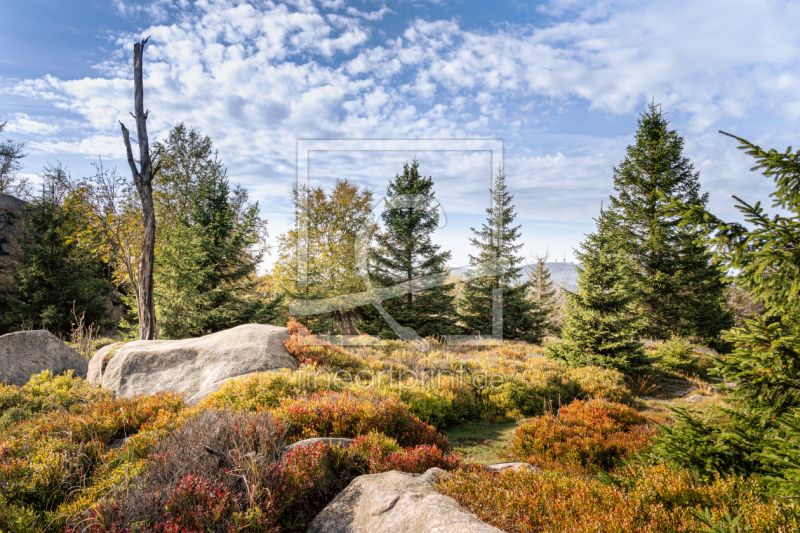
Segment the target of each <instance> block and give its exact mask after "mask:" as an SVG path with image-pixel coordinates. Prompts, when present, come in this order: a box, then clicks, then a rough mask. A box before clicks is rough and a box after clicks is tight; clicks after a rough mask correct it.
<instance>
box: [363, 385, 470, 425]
mask: <svg viewBox="0 0 800 533" xmlns="http://www.w3.org/2000/svg"><path fill="white" fill-rule="evenodd" d="M350 388H351V390H361V387H359V385H358V383H356V384H354V385H352V386H351V387H350ZM368 390H370V391H374V393H376V394H378V395H381V396H388V395H392V394H394V395H397V396H398V397H400V399H401V400H402V401H403V402H404V403H405V404H406V405H408V408H409V410H410V411H411V412H412V413H413V414H415V415H416V416H418V417H419V418H420V419H422V420H424V421H425V422H428V423H429V424H432V425H434V426H436V427H446V426H448V425H452V424H457V423H458V422H461V421H463V420H468V419H471V418H476V417H478V416H479V415H480V409H479V405H478V401H477V398H476V396H475V393H474V391H473V390H472V389H471V388H470V387H469V386H468V385H467V384H465V383H463V382H462V381H461V380H459V379H458V378H457V377H454V376H435V377H433V378H431V379H430V380H426V381H422V380H419V379H416V378H414V377H406V378H405V379H402V380H389V379H385V380H384V379H381V376H377V379H374V380H373V381H372V382H371V383H370V385H369V388H368Z"/></svg>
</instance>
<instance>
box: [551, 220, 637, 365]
mask: <svg viewBox="0 0 800 533" xmlns="http://www.w3.org/2000/svg"><path fill="white" fill-rule="evenodd" d="M596 222H597V230H596V232H595V233H592V234H590V235H588V236H587V239H586V240H585V241H584V242H583V243H581V246H580V250H578V251H576V255H577V258H578V261H579V263H580V267H578V292H569V293H568V294H567V302H568V303H567V309H568V315H567V321H566V324H565V325H564V328H563V332H562V337H563V338H564V342H561V343H557V344H552V345H550V346H548V347H547V353H548V355H550V356H551V357H554V358H556V359H561V360H564V361H566V362H567V363H568V364H570V365H571V366H603V367H610V368H615V369H618V370H622V371H623V372H628V373H631V372H635V371H636V370H638V369H640V368H642V367H643V366H645V365H646V364H647V358H646V357H645V354H644V350H643V345H642V343H641V342H639V341H638V340H637V337H638V336H637V333H636V329H637V320H638V319H637V318H636V317H634V316H632V315H631V313H630V311H631V305H632V304H633V302H634V293H633V291H632V290H631V287H630V286H629V285H628V276H629V275H630V273H629V270H630V269H631V265H630V263H629V261H628V259H627V258H626V255H625V254H624V252H623V251H622V250H621V246H620V241H621V239H620V236H619V234H618V232H617V230H616V228H615V221H614V217H613V214H612V213H609V212H608V211H603V210H601V211H600V218H598V219H597V221H596Z"/></svg>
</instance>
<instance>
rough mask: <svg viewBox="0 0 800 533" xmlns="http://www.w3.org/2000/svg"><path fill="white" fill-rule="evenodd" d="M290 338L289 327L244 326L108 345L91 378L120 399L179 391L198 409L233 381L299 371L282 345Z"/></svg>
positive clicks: (93, 363) (95, 359)
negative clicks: (194, 335)
mask: <svg viewBox="0 0 800 533" xmlns="http://www.w3.org/2000/svg"><path fill="white" fill-rule="evenodd" d="M288 338H289V333H288V332H287V331H286V328H281V327H278V326H269V325H265V324H246V325H244V326H238V327H235V328H231V329H227V330H225V331H219V332H217V333H212V334H211V335H206V336H204V337H197V338H194V339H181V340H157V341H133V342H128V343H125V344H121V345H116V346H106V347H104V348H103V349H102V350H99V351H98V352H97V353H96V354H95V355H94V357H92V361H91V362H90V365H91V367H92V374H91V379H92V382H93V383H97V382H98V374H100V375H101V377H100V378H99V383H100V384H101V385H102V386H103V387H105V388H107V389H111V390H112V391H113V392H114V394H116V395H117V396H118V397H123V398H130V397H131V396H135V395H138V394H154V393H157V392H175V393H182V394H183V395H184V398H185V399H186V401H187V402H188V403H190V404H194V403H197V402H198V401H199V400H201V399H202V398H205V397H206V396H208V395H209V394H211V393H212V392H214V391H216V390H217V389H218V388H219V387H220V386H222V384H223V383H224V382H225V381H227V380H229V379H231V378H235V377H239V376H245V375H248V374H252V373H255V372H265V371H268V370H278V369H281V368H289V369H292V370H295V369H297V366H298V365H297V360H296V359H295V358H294V357H292V355H291V354H290V353H289V352H288V351H287V350H286V347H285V346H284V344H283V341H284V340H285V339H288ZM112 351H113V353H111V352H112ZM108 355H113V356H112V357H111V358H110V360H108V361H107V363H106V364H105V368H103V360H104V359H106V356H108Z"/></svg>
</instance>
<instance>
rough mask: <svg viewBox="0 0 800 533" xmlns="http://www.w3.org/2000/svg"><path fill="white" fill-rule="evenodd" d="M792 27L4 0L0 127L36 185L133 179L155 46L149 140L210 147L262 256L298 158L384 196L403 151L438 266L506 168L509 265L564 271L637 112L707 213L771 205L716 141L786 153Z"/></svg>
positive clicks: (697, 15) (793, 121) (438, 5)
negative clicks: (245, 204)
mask: <svg viewBox="0 0 800 533" xmlns="http://www.w3.org/2000/svg"><path fill="white" fill-rule="evenodd" d="M797 20H800V3H798V2H790V1H761V0H747V1H741V0H687V1H683V0H672V1H669V2H642V1H626V0H606V1H595V2H592V1H587V2H584V1H581V0H553V1H549V2H548V1H531V2H522V1H516V0H509V1H506V0H494V1H492V2H466V1H461V2H446V1H443V0H442V1H438V0H431V1H424V0H416V1H405V0H386V1H372V0H355V1H352V2H346V1H344V0H322V1H320V2H313V1H310V0H308V1H306V0H298V1H293V2H285V3H279V2H266V1H259V0H251V1H244V0H241V1H239V0H200V1H196V2H192V1H189V0H154V1H151V2H138V1H134V0H72V1H70V2H64V1H57V0H25V1H24V2H5V3H4V5H3V12H2V18H0V119H1V120H7V121H8V122H9V125H8V128H7V130H6V132H5V133H7V135H4V139H9V138H11V139H13V140H14V141H17V142H25V143H26V145H27V147H26V151H27V153H28V157H27V158H26V159H25V160H24V163H25V169H24V170H23V173H25V174H28V175H30V176H31V177H35V175H36V174H37V173H39V172H41V170H42V167H43V166H44V165H45V164H46V163H47V162H53V161H55V160H59V161H61V162H62V163H64V164H66V165H67V167H68V168H69V170H70V171H71V172H72V174H73V175H78V176H81V175H88V174H89V173H91V171H92V167H91V163H92V162H93V161H96V160H97V158H98V157H102V158H103V159H104V160H105V161H106V162H107V163H110V164H111V165H114V166H117V167H118V168H119V171H120V172H121V173H122V172H126V170H127V166H126V163H125V161H124V148H123V143H122V138H121V136H120V131H119V125H118V122H117V121H118V120H123V121H125V122H127V123H128V125H129V127H133V121H132V119H131V117H130V116H129V114H128V113H129V112H130V111H131V110H132V106H133V83H132V67H131V58H132V50H133V42H134V41H136V40H137V39H141V38H142V37H145V36H150V42H149V44H148V45H147V48H146V51H145V105H146V107H147V108H149V109H150V110H151V114H150V120H149V131H150V137H151V139H158V138H162V137H163V136H164V135H165V134H166V132H167V131H168V129H169V128H170V126H172V125H173V124H175V123H177V122H184V123H186V124H187V125H191V126H194V127H196V128H198V129H199V130H201V131H202V132H203V133H205V134H208V135H210V136H211V137H212V138H213V140H214V145H215V147H216V148H217V149H218V150H219V154H220V157H221V159H222V160H223V162H224V163H225V164H226V165H227V167H228V173H229V176H230V177H231V179H232V180H233V181H236V182H240V183H242V184H244V185H246V186H247V187H249V188H250V189H251V191H252V194H253V197H254V199H256V200H258V201H259V203H260V206H261V211H262V215H263V216H265V217H266V218H268V219H269V223H270V240H271V241H272V242H273V243H274V242H276V240H277V237H278V235H279V234H280V233H281V232H282V231H285V230H286V229H287V227H288V226H289V224H290V223H291V206H290V205H289V202H288V191H289V187H290V184H291V183H292V182H293V181H295V180H296V179H297V178H298V161H300V162H301V164H300V172H299V174H300V175H301V176H300V177H301V179H309V180H311V181H313V182H316V183H321V184H324V185H328V184H332V183H333V181H334V180H335V179H336V178H337V177H341V178H345V177H347V178H351V179H353V180H355V181H357V182H358V183H360V184H362V185H364V186H367V187H370V188H372V189H374V190H375V193H376V200H377V199H380V197H381V195H382V194H383V193H384V192H385V189H386V185H387V183H388V181H389V180H390V179H391V178H392V177H393V176H394V175H395V174H396V173H397V172H400V171H401V170H402V165H403V163H404V162H405V161H408V160H410V159H412V158H414V157H416V158H417V159H419V161H420V168H421V170H422V172H423V173H424V174H426V175H431V176H432V177H433V178H434V181H435V183H436V195H437V198H438V200H439V202H440V204H441V206H442V208H443V210H444V212H445V213H446V222H447V223H446V225H445V226H444V227H442V228H441V229H440V230H439V232H438V235H437V240H438V241H439V242H440V243H441V244H442V245H443V246H444V247H445V248H446V249H450V250H452V252H453V265H452V266H461V265H464V264H465V263H466V262H467V257H468V254H469V253H470V252H471V251H472V250H470V247H469V241H468V239H469V236H470V231H469V228H470V226H475V227H477V226H479V225H480V224H481V223H482V221H483V219H484V216H483V210H484V209H485V208H486V207H488V204H489V193H488V186H489V183H490V179H491V174H492V171H493V169H496V168H497V166H498V165H499V164H503V165H504V166H505V171H506V175H507V176H508V185H509V190H510V192H511V193H512V194H514V196H515V203H516V207H517V211H518V213H519V218H518V221H519V223H520V224H521V225H522V237H523V239H522V240H523V241H524V242H525V247H524V250H523V253H524V254H525V255H531V254H534V253H542V252H544V251H545V250H546V249H549V250H550V253H551V257H555V258H557V259H558V260H563V259H564V258H565V257H566V259H567V260H570V259H571V258H572V257H573V251H572V250H573V248H575V247H576V246H577V245H578V244H579V242H580V241H581V240H582V238H583V235H584V234H585V233H586V232H588V231H591V230H592V228H593V221H592V217H594V216H596V215H597V213H598V211H599V208H600V202H601V201H603V200H605V199H607V197H608V195H609V194H611V193H612V192H613V189H612V169H613V166H614V165H616V164H618V163H619V162H620V161H621V159H622V158H623V156H624V153H625V148H626V146H627V145H628V144H630V143H631V142H632V139H633V133H634V132H635V130H636V119H637V117H638V116H639V114H640V113H641V112H642V111H643V110H644V109H645V106H646V104H647V102H650V101H651V100H654V101H655V102H656V103H661V104H662V105H663V107H664V109H665V110H666V111H667V112H668V115H667V116H668V118H669V119H670V120H671V125H672V127H674V128H676V129H677V130H678V131H679V132H680V133H681V134H682V135H684V136H685V143H686V144H685V148H686V149H685V153H686V155H687V156H688V157H690V159H691V160H692V161H693V162H694V165H695V167H696V168H697V169H698V170H699V171H700V176H701V181H702V184H703V188H704V190H706V191H708V192H710V195H711V207H712V210H713V211H715V212H716V213H718V214H719V215H721V216H723V217H727V218H731V219H736V218H737V213H736V211H735V210H734V209H733V208H732V200H731V198H730V196H731V195H732V194H737V195H740V196H742V197H744V198H746V199H748V200H753V201H755V200H762V201H764V200H768V194H769V192H770V191H771V182H770V181H769V180H767V179H766V178H764V177H762V176H760V175H757V174H753V173H750V172H749V168H750V167H751V166H752V165H751V162H750V161H748V159H747V157H746V156H744V155H743V154H742V153H740V152H739V151H737V150H736V145H735V143H734V142H733V141H732V140H731V139H729V138H727V137H724V136H722V135H720V134H719V133H717V131H718V130H720V129H722V130H725V131H729V132H733V133H736V134H738V135H740V136H743V137H745V138H748V139H750V140H752V141H754V142H757V143H759V144H761V145H762V146H765V147H776V148H779V149H785V147H786V146H788V145H790V144H792V142H793V141H796V140H797V137H798V135H797V133H798V125H799V122H798V121H799V120H800V70H799V69H798V67H800V37H798V32H797V27H796V23H797Z"/></svg>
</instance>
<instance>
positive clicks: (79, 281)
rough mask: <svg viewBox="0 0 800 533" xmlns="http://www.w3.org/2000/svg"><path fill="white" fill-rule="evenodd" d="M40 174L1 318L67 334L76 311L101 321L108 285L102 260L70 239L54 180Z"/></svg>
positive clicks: (70, 223) (8, 323)
mask: <svg viewBox="0 0 800 533" xmlns="http://www.w3.org/2000/svg"><path fill="white" fill-rule="evenodd" d="M55 170H58V171H60V167H59V168H58V169H55ZM44 177H45V188H44V190H43V193H42V196H41V197H40V198H38V199H35V200H34V202H33V204H32V205H31V206H30V207H29V209H28V214H27V221H26V222H27V224H28V227H27V238H26V239H25V241H24V242H22V243H21V247H22V250H23V252H24V256H23V258H22V260H21V261H20V262H19V264H18V265H17V268H16V271H15V273H14V278H13V279H14V287H15V289H16V292H17V294H16V295H10V296H9V298H8V305H9V308H10V311H9V313H8V315H7V316H6V317H4V318H5V320H4V322H5V324H6V326H7V327H8V328H10V329H26V328H31V327H33V328H42V329H47V330H49V331H51V332H53V333H60V334H66V333H69V332H70V330H71V325H72V324H71V321H72V320H74V319H75V318H76V317H81V316H82V317H83V318H84V319H85V321H86V322H87V323H94V324H96V325H98V326H107V325H109V324H107V323H106V320H105V312H106V304H105V301H104V300H103V296H104V295H105V294H107V293H108V292H109V291H110V290H111V289H112V288H113V287H112V286H111V284H110V283H109V282H108V281H106V280H105V279H104V277H103V264H102V263H101V262H99V261H97V259H96V258H94V257H92V255H91V254H90V253H88V252H87V251H86V250H85V249H83V248H81V247H79V246H78V245H77V242H76V241H75V240H74V239H73V238H72V236H71V233H72V232H71V229H72V228H73V227H74V225H75V221H74V220H72V219H71V216H70V214H71V213H70V211H69V210H67V209H65V208H64V207H63V206H62V205H61V204H60V202H59V198H58V196H57V195H56V194H55V191H56V189H57V187H58V182H54V181H53V180H52V178H53V177H54V176H48V174H45V176H44ZM48 177H49V178H51V179H50V180H48ZM55 177H60V176H58V175H56V176H55ZM48 181H49V182H48Z"/></svg>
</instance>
